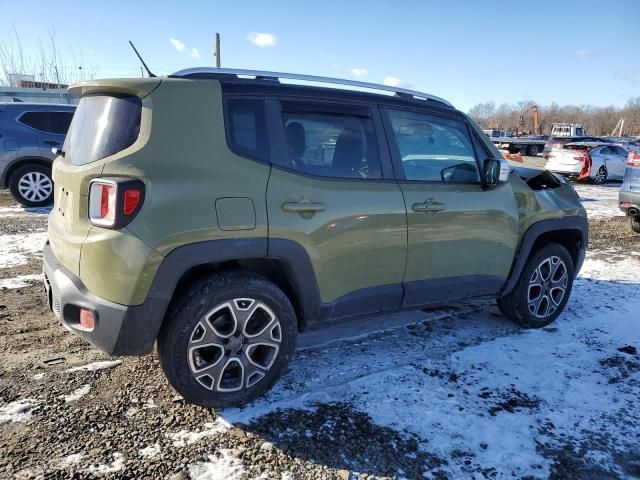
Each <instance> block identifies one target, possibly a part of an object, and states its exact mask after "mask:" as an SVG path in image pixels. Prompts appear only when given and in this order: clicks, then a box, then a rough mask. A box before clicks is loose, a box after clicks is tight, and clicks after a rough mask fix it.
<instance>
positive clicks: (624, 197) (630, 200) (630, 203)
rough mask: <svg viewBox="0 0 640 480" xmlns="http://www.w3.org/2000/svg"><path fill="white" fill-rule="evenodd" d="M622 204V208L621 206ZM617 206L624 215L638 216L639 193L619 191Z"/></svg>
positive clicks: (639, 210)
mask: <svg viewBox="0 0 640 480" xmlns="http://www.w3.org/2000/svg"><path fill="white" fill-rule="evenodd" d="M623 203H624V206H623ZM618 206H619V207H620V210H622V211H623V212H624V213H625V214H626V215H629V216H636V215H639V214H640V192H629V191H622V190H621V191H620V193H619V194H618Z"/></svg>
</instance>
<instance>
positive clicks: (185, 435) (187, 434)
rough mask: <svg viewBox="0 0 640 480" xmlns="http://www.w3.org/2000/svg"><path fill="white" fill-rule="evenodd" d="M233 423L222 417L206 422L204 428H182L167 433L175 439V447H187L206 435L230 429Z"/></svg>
mask: <svg viewBox="0 0 640 480" xmlns="http://www.w3.org/2000/svg"><path fill="white" fill-rule="evenodd" d="M232 426H233V425H231V424H230V423H229V422H227V421H225V420H223V419H222V418H220V417H218V418H216V420H215V422H212V423H209V422H208V423H205V424H204V430H198V431H195V432H192V431H188V430H180V431H179V432H175V433H167V434H166V435H167V438H169V439H171V440H173V446H174V447H185V446H187V445H191V444H192V443H195V442H197V441H199V440H201V439H203V438H205V437H211V436H213V435H217V434H219V433H224V432H226V431H227V430H229V429H230V428H231V427H232Z"/></svg>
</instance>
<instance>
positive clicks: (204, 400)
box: [158, 271, 298, 408]
mask: <svg viewBox="0 0 640 480" xmlns="http://www.w3.org/2000/svg"><path fill="white" fill-rule="evenodd" d="M179 295H180V298H178V299H177V301H173V302H172V304H171V305H170V307H169V310H168V312H167V316H166V317H165V320H164V323H163V326H162V328H161V330H160V334H159V335H158V355H159V357H160V364H161V365H162V369H163V371H164V373H165V375H166V377H167V379H168V380H169V383H170V384H171V385H172V386H173V388H175V389H176V390H177V391H178V392H179V393H180V394H181V395H182V396H183V397H184V398H185V400H187V401H188V402H190V403H194V404H197V405H201V406H203V407H208V408H225V407H230V406H240V405H244V404H245V403H247V402H250V401H251V400H253V399H255V398H257V397H259V396H260V395H262V394H263V393H264V392H266V391H267V390H268V389H269V388H270V387H271V386H272V385H273V384H274V383H275V382H276V380H278V378H279V377H280V375H281V374H282V372H283V371H284V369H285V368H286V366H287V364H288V363H289V361H290V360H291V357H292V356H293V352H294V350H295V345H296V339H297V334H298V329H297V321H296V315H295V311H294V309H293V306H292V305H291V302H290V301H289V299H288V298H287V296H286V295H285V294H284V293H283V292H282V290H280V289H279V288H278V287H277V286H276V285H274V284H273V283H271V282H270V281H268V280H266V279H265V278H262V277H260V276H257V275H254V274H252V273H248V272H242V271H228V272H223V273H216V274H213V275H210V276H208V277H205V278H202V279H200V280H198V281H196V282H195V283H194V284H193V285H192V286H190V287H189V288H188V289H184V290H183V291H182V293H179ZM247 299H249V300H253V302H254V303H250V301H249V300H247ZM234 300H235V301H234ZM245 300H246V304H241V302H243V301H245ZM231 302H234V303H233V304H234V305H236V308H235V309H234V311H235V312H236V313H233V312H232V311H231ZM235 302H238V303H237V304H236V303H235ZM225 305H229V307H225ZM247 305H251V306H247ZM221 306H222V307H221ZM245 306H246V309H245V310H246V311H253V312H259V313H260V314H261V315H262V316H263V317H264V316H265V314H266V316H267V320H263V321H264V322H274V321H275V322H279V328H276V329H275V331H279V332H280V335H279V336H280V343H279V349H276V348H273V347H269V348H271V350H270V352H271V353H273V352H275V353H273V355H274V356H273V357H272V358H271V359H270V360H268V362H270V363H269V366H268V367H267V368H264V367H263V368H262V369H261V370H260V369H258V368H256V366H257V365H256V364H255V363H253V361H255V360H256V357H253V358H252V357H251V355H254V353H251V352H256V351H258V349H259V348H264V349H269V348H267V347H260V346H254V347H251V346H247V345H248V343H249V342H250V339H248V338H247V337H245V333H246V332H247V331H248V330H247V329H246V328H247V327H246V326H247V325H249V324H250V323H251V322H254V323H255V321H254V320H253V319H254V317H256V314H248V318H247V319H246V321H245V323H244V325H245V327H241V328H237V327H238V324H239V323H240V321H239V320H233V319H237V318H238V317H237V316H236V315H239V314H240V310H239V309H240V307H242V308H244V307H245ZM262 306H266V309H263V307H262ZM258 307H260V310H259V308H258ZM216 309H219V311H218V312H216V313H213V314H211V312H212V311H214V310H216ZM225 309H226V311H225ZM267 309H268V310H270V313H272V314H273V316H275V320H273V319H271V320H269V314H267V311H266V310H267ZM220 312H222V313H220ZM207 314H211V317H209V318H210V319H211V318H212V317H213V315H217V316H216V318H215V320H212V322H211V323H210V322H209V321H208V320H205V319H204V316H205V315H207ZM225 315H226V316H225ZM229 319H232V321H233V326H231V324H230V322H229ZM258 320H260V319H259V318H258V319H257V320H256V321H258ZM201 322H207V323H206V327H205V325H204V324H203V323H201ZM212 325H217V326H218V328H219V329H220V330H215V328H214V327H213V326H212ZM270 325H272V323H267V324H266V326H265V327H264V329H263V330H262V332H263V333H261V334H259V335H263V334H264V333H265V332H266V331H267V330H269V336H270V338H271V339H272V340H273V339H274V333H273V332H274V327H271V326H270ZM238 330H242V332H241V333H240V332H239V331H238ZM200 332H202V335H200ZM219 332H222V333H224V335H227V334H229V337H228V338H223V337H221V336H219ZM229 332H231V333H229ZM205 335H206V336H207V339H209V338H210V336H211V335H213V336H214V337H215V339H216V340H215V344H209V343H208V342H209V340H205ZM247 336H249V334H247ZM275 336H276V338H277V336H278V335H277V333H276V335H275ZM194 338H195V339H196V340H194ZM256 341H257V340H256ZM194 342H195V343H194ZM197 342H204V344H203V345H201V346H196V347H194V346H193V345H194V344H196V345H197ZM225 342H226V343H225ZM232 342H236V343H235V345H232ZM237 342H240V344H238V343H237ZM244 342H247V343H244ZM223 343H224V345H222V344H223ZM272 343H274V344H275V343H277V342H275V341H274V342H272ZM218 344H220V345H218ZM207 345H208V346H207ZM213 345H215V346H213ZM228 348H231V349H237V350H235V351H236V352H238V353H233V352H231V351H230V350H227V349H228ZM223 349H224V350H223ZM214 351H215V352H214ZM229 352H230V353H229ZM218 355H220V357H219V358H218ZM243 355H244V357H243ZM267 355H270V354H267ZM207 362H208V364H207ZM247 362H250V363H247ZM266 363H267V360H265V362H264V364H266ZM234 364H235V365H236V367H231V368H229V367H228V365H234ZM202 365H204V367H203V368H202V369H200V370H197V368H198V367H201V366H202ZM218 365H224V366H222V371H221V372H220V375H219V376H218V378H217V379H214V378H213V375H208V374H207V372H210V371H211V372H212V370H208V369H213V368H215V367H216V366H218ZM240 366H241V369H239V368H237V367H240ZM218 368H219V367H218ZM192 369H196V370H197V371H196V372H195V373H194V372H193V370H192ZM240 370H241V372H242V373H241V376H240V378H239V379H238V381H235V380H233V378H234V376H233V375H227V374H228V373H229V372H230V371H231V373H232V374H233V373H236V374H237V373H238V372H240ZM247 370H249V371H251V370H254V371H253V373H250V374H248V375H245V372H246V371H247ZM257 370H260V372H256V371H257ZM202 372H205V373H204V374H202ZM258 373H261V374H262V377H260V378H259V379H258V380H257V381H255V383H253V382H250V380H251V377H252V376H254V375H257V374H258ZM197 375H199V376H198V377H196V376H197ZM229 378H231V379H232V380H233V382H235V383H233V385H232V387H233V388H236V389H237V390H236V391H220V390H223V388H222V387H223V385H222V383H223V382H228V381H229ZM249 383H252V384H251V385H249ZM238 386H239V387H238ZM238 388H239V389H238ZM224 389H228V385H227V386H225V387H224Z"/></svg>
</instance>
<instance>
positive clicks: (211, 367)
mask: <svg viewBox="0 0 640 480" xmlns="http://www.w3.org/2000/svg"><path fill="white" fill-rule="evenodd" d="M281 342H282V329H281V326H280V321H279V320H278V318H277V317H276V315H275V314H274V313H273V311H272V310H271V309H270V308H269V307H268V306H267V305H265V304H264V303H263V302H261V301H259V300H255V299H252V298H236V299H233V300H229V301H227V302H224V303H222V304H220V305H218V306H216V307H214V308H213V309H211V310H209V311H208V312H207V313H206V314H205V315H204V316H203V317H202V318H201V319H200V321H199V322H198V324H197V325H196V326H195V328H194V329H193V331H192V333H191V336H190V340H189V346H188V350H187V356H188V363H189V368H190V369H191V373H192V375H193V377H194V378H195V379H196V381H197V382H198V383H199V384H200V385H202V386H203V387H204V388H206V389H208V390H212V391H215V392H236V391H239V390H242V389H245V388H250V387H253V386H254V385H256V384H257V383H258V382H260V381H261V380H262V379H263V378H264V377H265V376H266V374H267V372H268V371H269V369H270V368H271V366H272V365H273V363H274V362H275V360H276V358H277V357H278V353H279V351H280V344H281Z"/></svg>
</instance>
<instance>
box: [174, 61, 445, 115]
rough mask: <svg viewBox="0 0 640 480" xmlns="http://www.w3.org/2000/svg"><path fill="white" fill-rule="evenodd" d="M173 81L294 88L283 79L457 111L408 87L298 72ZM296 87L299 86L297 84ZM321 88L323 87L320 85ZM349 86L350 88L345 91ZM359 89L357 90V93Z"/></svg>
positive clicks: (202, 75) (196, 74)
mask: <svg viewBox="0 0 640 480" xmlns="http://www.w3.org/2000/svg"><path fill="white" fill-rule="evenodd" d="M169 77H170V78H184V79H210V80H218V81H220V82H221V83H250V84H254V85H259V84H261V85H264V86H265V87H266V88H268V89H273V88H277V87H279V86H282V85H287V86H290V85H291V84H289V83H285V84H283V83H281V82H280V80H281V79H285V80H292V81H298V82H306V83H307V84H309V83H311V84H314V85H315V86H314V87H313V88H315V89H316V90H318V91H322V90H325V91H332V92H336V91H345V90H346V89H351V90H346V91H349V92H350V93H351V94H353V93H356V92H361V90H357V89H367V90H370V91H376V92H385V93H386V95H385V94H381V93H369V95H372V96H373V97H374V98H386V97H389V93H392V94H394V96H395V97H400V98H404V99H407V100H409V99H411V100H412V101H413V102H415V103H418V104H422V105H425V104H431V103H439V104H442V105H445V106H447V107H450V108H452V109H453V105H451V104H450V103H449V102H448V101H446V100H445V99H443V98H440V97H436V96H434V95H431V94H429V93H424V92H418V91H415V90H409V89H407V88H404V87H399V86H390V85H380V84H375V83H368V82H360V81H356V80H347V79H340V78H330V77H319V76H313V75H302V74H297V73H284V72H268V71H261V70H240V69H225V68H189V69H186V70H180V71H179V72H176V73H174V74H172V75H169ZM294 85H295V84H294ZM318 85H320V86H318ZM327 85H334V86H337V85H339V86H341V87H342V88H335V87H334V88H330V87H327ZM345 87H346V88H345ZM354 89H356V90H354Z"/></svg>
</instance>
